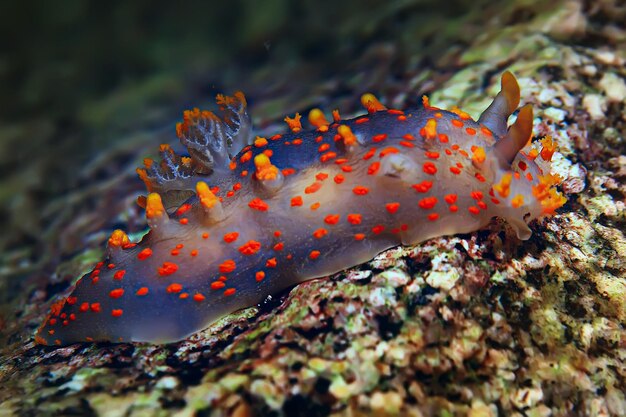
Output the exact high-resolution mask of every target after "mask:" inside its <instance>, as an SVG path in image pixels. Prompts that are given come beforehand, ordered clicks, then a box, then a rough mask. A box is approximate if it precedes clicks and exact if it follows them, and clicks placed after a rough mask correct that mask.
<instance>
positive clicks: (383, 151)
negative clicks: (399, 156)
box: [379, 146, 400, 158]
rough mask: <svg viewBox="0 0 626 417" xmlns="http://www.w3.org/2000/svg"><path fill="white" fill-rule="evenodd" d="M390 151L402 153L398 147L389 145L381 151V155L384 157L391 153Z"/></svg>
mask: <svg viewBox="0 0 626 417" xmlns="http://www.w3.org/2000/svg"><path fill="white" fill-rule="evenodd" d="M390 153H400V151H399V150H398V149H397V148H394V147H393V146H388V147H386V148H384V149H383V150H382V151H380V154H379V156H380V157H381V158H384V157H385V156H387V155H389V154H390Z"/></svg>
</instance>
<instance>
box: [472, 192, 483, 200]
mask: <svg viewBox="0 0 626 417" xmlns="http://www.w3.org/2000/svg"><path fill="white" fill-rule="evenodd" d="M470 196H471V197H472V198H473V199H474V200H482V199H483V193H481V192H480V191H472V192H471V193H470Z"/></svg>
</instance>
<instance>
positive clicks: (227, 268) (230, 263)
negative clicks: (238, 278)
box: [219, 259, 237, 274]
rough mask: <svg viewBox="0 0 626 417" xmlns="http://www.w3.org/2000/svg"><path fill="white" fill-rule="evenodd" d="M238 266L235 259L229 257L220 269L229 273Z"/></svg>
mask: <svg viewBox="0 0 626 417" xmlns="http://www.w3.org/2000/svg"><path fill="white" fill-rule="evenodd" d="M236 266H237V264H235V261H233V260H232V259H228V260H226V261H224V262H222V263H221V264H220V266H219V271H220V273H222V274H227V273H229V272H233V271H234V270H235V268H236Z"/></svg>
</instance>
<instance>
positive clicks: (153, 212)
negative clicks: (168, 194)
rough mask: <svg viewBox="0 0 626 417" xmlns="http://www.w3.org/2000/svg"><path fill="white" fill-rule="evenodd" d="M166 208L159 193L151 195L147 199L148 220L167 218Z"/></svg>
mask: <svg viewBox="0 0 626 417" xmlns="http://www.w3.org/2000/svg"><path fill="white" fill-rule="evenodd" d="M166 216H167V213H166V212H165V207H163V201H161V196H160V195H159V194H158V193H150V194H148V197H147V198H146V218H147V219H157V218H163V217H166Z"/></svg>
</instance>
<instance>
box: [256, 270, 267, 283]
mask: <svg viewBox="0 0 626 417" xmlns="http://www.w3.org/2000/svg"><path fill="white" fill-rule="evenodd" d="M254 279H256V282H261V281H263V279H265V272H263V271H257V273H256V274H254Z"/></svg>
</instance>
